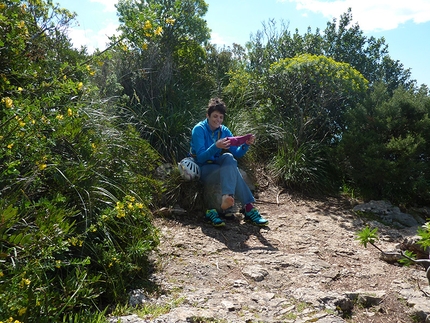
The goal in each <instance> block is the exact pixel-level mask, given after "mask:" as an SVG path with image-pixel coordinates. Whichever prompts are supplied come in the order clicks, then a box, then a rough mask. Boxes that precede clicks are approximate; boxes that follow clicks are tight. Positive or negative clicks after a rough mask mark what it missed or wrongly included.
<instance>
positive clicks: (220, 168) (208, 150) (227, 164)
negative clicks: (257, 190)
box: [191, 98, 268, 226]
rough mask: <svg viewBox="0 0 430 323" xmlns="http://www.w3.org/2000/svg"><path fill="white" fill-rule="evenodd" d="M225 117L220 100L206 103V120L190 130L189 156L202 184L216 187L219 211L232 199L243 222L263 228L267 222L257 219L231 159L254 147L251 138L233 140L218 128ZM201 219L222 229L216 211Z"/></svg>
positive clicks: (230, 135)
mask: <svg viewBox="0 0 430 323" xmlns="http://www.w3.org/2000/svg"><path fill="white" fill-rule="evenodd" d="M225 113H226V107H225V104H224V102H223V101H222V100H221V99H219V98H213V99H211V100H210V101H209V105H208V109H207V114H206V119H205V120H203V121H201V122H199V123H198V124H197V125H196V126H194V128H193V131H192V133H191V154H192V155H193V156H194V159H195V161H196V163H197V164H198V165H199V166H200V171H201V180H202V181H203V183H205V184H210V183H214V184H215V183H220V185H221V194H222V201H221V209H222V210H223V211H225V210H227V209H228V208H230V207H232V206H233V205H234V199H235V197H236V198H237V199H239V201H240V202H241V204H242V206H243V209H242V210H243V213H244V215H245V220H246V221H249V222H252V223H254V224H256V225H267V223H268V221H267V220H266V219H264V218H262V217H261V215H260V213H259V212H258V210H257V209H256V208H255V207H254V205H253V204H252V203H254V202H255V199H254V196H253V195H252V193H251V190H250V189H249V187H248V185H247V184H246V183H245V181H244V180H243V178H242V175H241V174H240V172H239V169H238V168H237V161H236V159H235V158H240V157H242V156H244V155H245V153H246V152H247V151H248V149H249V146H250V145H251V144H253V143H254V140H255V136H253V135H246V136H242V137H233V134H232V133H231V131H230V130H229V129H228V128H227V127H226V126H224V125H223V124H222V123H223V121H224V117H225ZM223 151H225V152H224V153H223ZM205 217H206V220H208V221H209V222H211V223H212V225H214V226H223V225H225V222H224V220H222V219H221V218H220V217H219V215H218V212H217V210H216V209H211V210H207V211H206V215H205Z"/></svg>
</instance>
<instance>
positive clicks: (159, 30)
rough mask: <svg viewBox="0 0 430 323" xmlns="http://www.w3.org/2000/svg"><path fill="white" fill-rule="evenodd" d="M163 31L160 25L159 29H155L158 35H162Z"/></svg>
mask: <svg viewBox="0 0 430 323" xmlns="http://www.w3.org/2000/svg"><path fill="white" fill-rule="evenodd" d="M162 33H163V27H161V26H158V27H157V29H155V31H154V34H155V35H157V36H160V35H161V34H162Z"/></svg>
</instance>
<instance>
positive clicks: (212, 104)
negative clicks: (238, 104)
mask: <svg viewBox="0 0 430 323" xmlns="http://www.w3.org/2000/svg"><path fill="white" fill-rule="evenodd" d="M214 111H218V112H219V113H221V114H222V115H224V116H225V114H226V107H225V103H224V101H223V100H221V99H220V98H212V99H210V100H209V104H208V111H207V113H208V116H210V115H211V114H212V112H214Z"/></svg>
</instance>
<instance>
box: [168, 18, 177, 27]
mask: <svg viewBox="0 0 430 323" xmlns="http://www.w3.org/2000/svg"><path fill="white" fill-rule="evenodd" d="M175 21H176V20H175V19H173V18H167V19H166V23H167V24H168V25H171V26H173V25H174V24H175Z"/></svg>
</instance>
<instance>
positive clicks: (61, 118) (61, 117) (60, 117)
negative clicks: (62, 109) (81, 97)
mask: <svg viewBox="0 0 430 323" xmlns="http://www.w3.org/2000/svg"><path fill="white" fill-rule="evenodd" d="M55 119H57V120H63V119H64V116H63V115H62V114H59V115H57V116H56V117H55Z"/></svg>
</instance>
